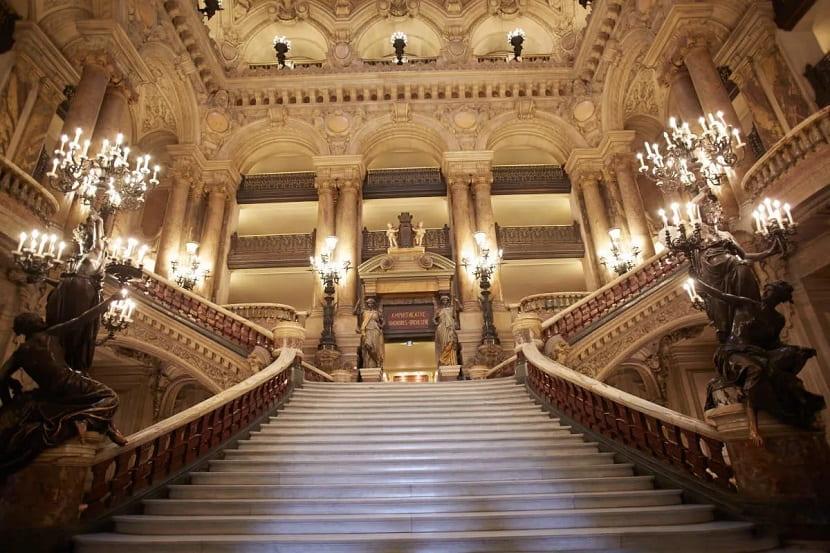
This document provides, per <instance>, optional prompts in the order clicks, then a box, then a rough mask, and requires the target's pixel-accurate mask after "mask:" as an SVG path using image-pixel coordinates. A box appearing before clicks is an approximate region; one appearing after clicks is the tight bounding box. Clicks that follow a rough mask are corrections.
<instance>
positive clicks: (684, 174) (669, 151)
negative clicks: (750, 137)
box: [637, 111, 746, 193]
mask: <svg viewBox="0 0 830 553" xmlns="http://www.w3.org/2000/svg"><path fill="white" fill-rule="evenodd" d="M698 124H699V125H700V128H701V130H700V132H699V133H694V132H692V130H691V128H690V126H689V124H688V123H686V122H681V123H680V124H678V121H677V119H676V118H675V117H672V118H670V119H669V127H670V129H669V130H670V132H668V131H666V132H664V133H663V138H664V139H665V142H666V145H665V148H664V149H663V148H662V147H661V146H660V144H658V143H656V142H654V143H652V144H649V143H648V142H646V143H645V149H646V153H645V155H643V153H642V152H641V153H638V154H637V159H638V160H639V162H640V172H641V173H642V174H644V175H646V176H647V177H649V178H650V179H652V180H653V181H655V182H656V183H657V186H658V187H659V188H660V189H661V190H662V191H663V192H678V191H690V192H693V193H697V192H704V193H708V192H710V189H711V187H716V186H720V185H721V184H723V179H724V178H725V177H726V171H727V169H730V168H733V167H735V166H736V165H737V164H738V163H740V161H741V160H742V158H743V154H744V146H746V143H745V142H743V141H742V140H741V137H740V131H739V130H738V129H736V128H734V127H732V126H731V125H728V124H727V123H726V121H725V120H724V118H723V112H720V111H719V112H717V114H715V115H713V114H711V113H710V114H708V116H707V117H701V118H700V119H699V120H698ZM661 149H662V150H663V151H661Z"/></svg>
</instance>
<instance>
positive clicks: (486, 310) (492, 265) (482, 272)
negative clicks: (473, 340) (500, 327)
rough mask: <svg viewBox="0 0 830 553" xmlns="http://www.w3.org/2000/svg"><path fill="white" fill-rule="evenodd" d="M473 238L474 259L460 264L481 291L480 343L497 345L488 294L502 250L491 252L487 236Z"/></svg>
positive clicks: (466, 259) (499, 262) (464, 260)
mask: <svg viewBox="0 0 830 553" xmlns="http://www.w3.org/2000/svg"><path fill="white" fill-rule="evenodd" d="M473 237H474V238H475V242H476V246H477V249H478V253H477V255H476V256H475V258H474V259H472V260H470V259H468V258H466V257H464V258H462V260H461V263H462V264H463V265H464V267H465V268H466V269H467V270H468V271H470V272H471V273H472V275H473V276H474V277H475V279H476V280H477V281H478V286H479V289H480V290H481V312H482V316H483V318H484V326H483V327H482V337H481V341H482V343H483V344H498V343H499V337H498V334H497V333H496V325H495V323H494V321H493V298H492V295H491V292H490V287H491V279H492V278H493V274H494V273H495V272H496V269H497V268H498V266H499V265H500V264H501V261H502V255H503V252H502V250H495V251H494V250H492V249H491V248H490V244H489V241H488V240H487V234H486V233H484V232H481V231H479V232H476V233H475V234H474V235H473Z"/></svg>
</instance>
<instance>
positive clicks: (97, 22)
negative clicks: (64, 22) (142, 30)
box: [77, 19, 153, 85]
mask: <svg viewBox="0 0 830 553" xmlns="http://www.w3.org/2000/svg"><path fill="white" fill-rule="evenodd" d="M77 28H78V33H79V34H80V36H81V37H82V39H87V40H90V39H91V40H95V39H97V40H101V41H103V42H104V43H105V44H107V45H108V52H109V53H110V54H112V55H113V58H114V59H115V60H116V62H119V63H118V65H119V67H118V69H119V70H120V71H122V72H123V73H124V75H125V76H128V77H129V78H130V80H132V81H135V80H136V79H135V77H134V75H137V76H138V80H139V81H140V82H141V83H145V82H150V81H152V80H153V74H152V72H151V71H150V68H149V66H148V65H147V64H146V63H145V61H144V58H142V57H141V55H140V54H139V53H138V50H136V48H135V45H134V44H133V43H132V41H131V40H130V37H129V36H128V35H127V33H126V31H125V30H124V28H123V27H122V26H121V25H119V24H118V23H116V22H115V21H112V20H106V19H87V20H84V21H79V22H78V23H77ZM133 84H135V85H137V84H140V83H138V82H133Z"/></svg>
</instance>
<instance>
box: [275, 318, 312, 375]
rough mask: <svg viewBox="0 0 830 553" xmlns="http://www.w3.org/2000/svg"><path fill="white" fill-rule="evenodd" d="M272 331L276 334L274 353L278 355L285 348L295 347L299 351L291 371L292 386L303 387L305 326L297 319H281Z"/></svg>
mask: <svg viewBox="0 0 830 553" xmlns="http://www.w3.org/2000/svg"><path fill="white" fill-rule="evenodd" d="M271 333H272V334H273V335H274V345H273V350H272V352H271V353H272V354H273V355H274V357H278V356H279V354H280V350H281V349H283V348H293V349H295V350H296V351H297V360H296V361H295V363H294V365H293V367H292V369H291V371H292V373H291V386H292V387H293V388H302V387H303V366H302V363H301V361H302V357H303V342H304V341H305V328H304V327H303V325H301V324H300V323H298V322H295V321H280V322H279V323H277V326H275V327H274V328H273V329H272V330H271Z"/></svg>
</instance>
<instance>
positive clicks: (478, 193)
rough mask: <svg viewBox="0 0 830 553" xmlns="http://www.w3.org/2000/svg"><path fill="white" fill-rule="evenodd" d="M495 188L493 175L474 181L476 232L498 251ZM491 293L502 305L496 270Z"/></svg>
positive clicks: (476, 178)
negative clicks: (493, 193) (482, 233)
mask: <svg viewBox="0 0 830 553" xmlns="http://www.w3.org/2000/svg"><path fill="white" fill-rule="evenodd" d="M492 186H493V173H492V171H488V172H487V174H484V175H478V176H477V177H475V178H474V179H473V197H474V198H475V222H476V228H475V229H473V230H474V232H478V231H482V232H484V233H486V234H487V241H488V242H489V243H490V246H491V247H492V248H494V249H498V239H497V237H496V221H495V217H494V216H493V200H492V197H491V194H490V192H491V189H492ZM490 293H491V294H492V297H493V301H494V302H496V303H497V304H502V299H503V298H502V289H501V272H500V269H499V268H496V270H495V272H494V273H493V276H492V279H491V282H490Z"/></svg>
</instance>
